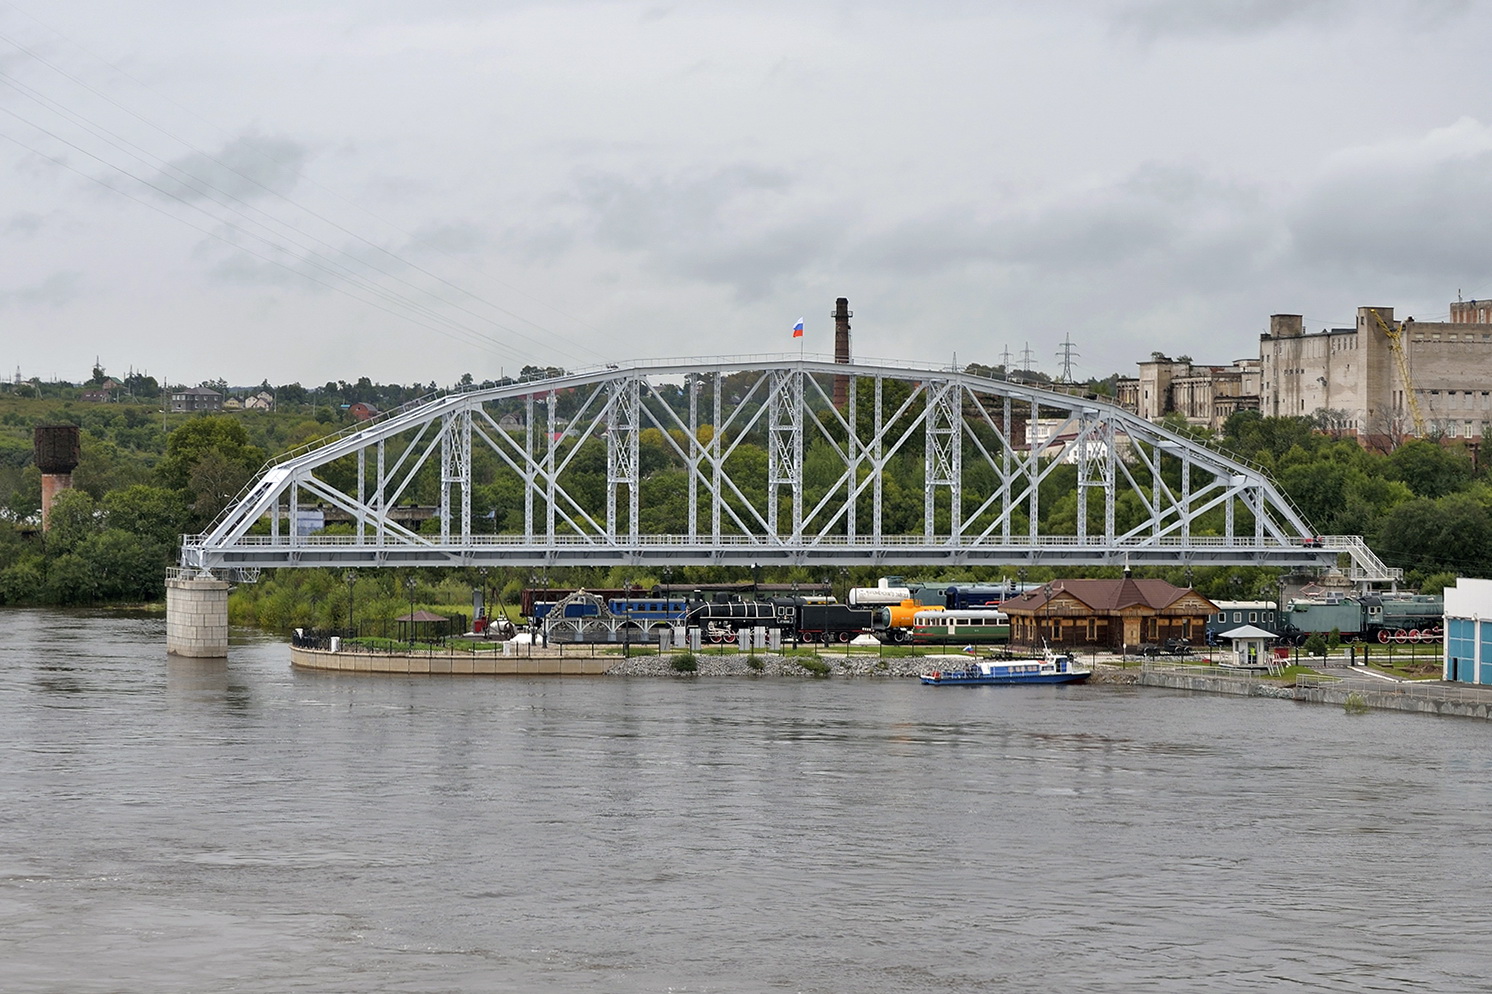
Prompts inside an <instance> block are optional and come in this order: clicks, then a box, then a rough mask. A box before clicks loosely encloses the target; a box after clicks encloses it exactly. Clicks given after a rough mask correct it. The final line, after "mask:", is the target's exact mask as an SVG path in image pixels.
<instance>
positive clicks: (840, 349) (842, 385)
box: [834, 297, 850, 410]
mask: <svg viewBox="0 0 1492 994" xmlns="http://www.w3.org/2000/svg"><path fill="white" fill-rule="evenodd" d="M834 361H835V362H837V363H842V364H844V365H849V362H850V301H849V298H848V297H840V298H839V299H837V300H835V301H834ZM849 399H850V378H849V377H848V376H836V377H834V406H835V407H837V408H839V409H840V410H844V407H845V405H846V404H847V403H849Z"/></svg>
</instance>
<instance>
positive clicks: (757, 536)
mask: <svg viewBox="0 0 1492 994" xmlns="http://www.w3.org/2000/svg"><path fill="white" fill-rule="evenodd" d="M836 398H838V400H839V403H838V404H836V402H835V401H836ZM909 478H910V479H911V483H910V485H908V482H907V480H908V479H909ZM898 480H899V481H900V482H897V481H898ZM494 493H500V494H501V497H500V499H499V498H495V497H493V494H494ZM416 498H418V500H416ZM411 502H415V503H423V504H426V505H429V504H433V505H434V506H435V512H434V513H433V514H431V515H430V517H429V520H427V521H425V522H424V523H423V524H421V523H420V522H418V521H414V520H412V519H411V515H410V514H409V513H407V512H408V510H409V509H408V507H407V505H408V504H410V503H411ZM497 504H501V508H497V507H496V505H497ZM315 508H323V509H326V510H328V511H335V512H340V513H336V514H334V516H335V517H336V518H339V519H341V520H342V521H343V522H346V523H344V524H341V525H339V526H336V527H332V528H330V529H327V530H325V531H313V532H312V533H309V534H307V533H304V532H305V531H306V528H305V527H304V526H302V527H299V528H298V527H296V526H295V525H296V523H297V522H304V520H305V517H306V515H305V513H304V512H306V511H308V510H314V509H315ZM400 508H402V510H403V511H404V512H406V513H403V514H396V513H395V511H396V509H400ZM337 532H339V533H337ZM181 561H182V565H183V567H186V568H187V569H189V570H195V571H211V572H219V573H222V572H226V573H228V574H233V575H237V576H239V577H240V578H243V579H251V578H252V577H253V576H254V575H255V574H256V571H257V570H259V569H261V568H276V567H301V566H304V567H310V566H320V567H376V566H531V567H532V566H617V565H623V564H630V565H638V566H645V567H657V568H664V567H668V566H685V565H731V566H740V567H752V566H780V565H789V564H804V565H820V566H851V565H882V564H884V565H887V566H892V565H925V566H932V567H939V566H955V565H957V566H964V565H1010V566H1023V565H1035V564H1042V565H1051V566H1078V565H1131V566H1152V565H1251V566H1285V567H1328V568H1332V567H1339V566H1340V567H1342V568H1343V569H1344V570H1345V571H1346V572H1347V573H1348V575H1349V576H1350V577H1351V578H1352V579H1355V580H1359V581H1382V580H1389V579H1393V578H1395V576H1396V574H1397V573H1398V571H1397V570H1390V569H1387V568H1386V567H1385V566H1384V564H1383V563H1382V562H1380V561H1379V560H1378V558H1377V557H1376V556H1375V555H1374V554H1373V553H1372V551H1371V550H1369V549H1368V548H1367V546H1366V545H1365V544H1364V543H1363V541H1362V539H1361V538H1359V537H1357V536H1316V535H1315V534H1314V533H1313V532H1312V530H1311V528H1310V527H1309V525H1308V524H1307V522H1306V521H1304V520H1303V519H1302V517H1301V515H1300V514H1299V513H1298V512H1297V511H1296V510H1295V509H1294V507H1293V506H1292V505H1291V504H1290V503H1289V501H1288V500H1287V499H1286V498H1285V497H1284V495H1283V494H1282V493H1281V492H1280V491H1279V490H1277V489H1276V488H1275V486H1274V484H1273V483H1272V482H1271V481H1270V480H1269V478H1268V477H1267V476H1266V475H1265V474H1264V473H1263V472H1262V471H1260V470H1258V469H1256V468H1254V467H1251V466H1248V465H1245V464H1244V463H1242V462H1240V461H1238V460H1236V459H1232V458H1228V457H1226V456H1224V455H1222V454H1220V453H1219V452H1217V451H1215V450H1213V449H1211V448H1208V447H1207V446H1205V445H1203V444H1201V443H1200V442H1198V441H1196V440H1194V439H1191V438H1188V437H1185V436H1184V435H1182V434H1178V433H1176V432H1173V431H1171V430H1168V429H1167V428H1165V427H1162V426H1159V425H1155V424H1151V423H1150V422H1148V421H1145V420H1143V419H1141V418H1139V417H1136V416H1135V415H1133V414H1129V413H1127V412H1125V411H1123V410H1121V409H1119V408H1117V407H1114V406H1112V405H1109V404H1106V403H1103V402H1100V401H1099V400H1096V399H1094V398H1093V397H1091V396H1090V397H1082V396H1073V395H1069V394H1064V393H1057V392H1052V391H1047V390H1041V389H1035V388H1032V387H1029V386H1024V385H1021V384H1019V383H1016V382H1011V381H1007V380H998V379H990V378H986V377H982V376H978V375H973V374H969V373H961V372H953V371H949V370H946V369H945V370H936V369H919V368H908V367H906V366H899V365H898V366H893V365H882V364H864V363H861V364H837V363H833V362H828V361H821V360H812V359H810V360H804V359H802V358H801V357H796V356H795V357H790V358H758V359H740V360H734V359H732V360H724V359H720V360H693V361H672V362H651V363H638V364H633V365H626V366H621V367H615V366H609V367H606V368H604V369H599V370H594V371H588V372H583V373H575V374H570V375H564V376H560V377H557V378H553V379H545V380H532V381H527V382H519V383H512V384H507V385H503V386H498V387H492V388H488V389H476V390H470V391H466V392H455V393H449V394H444V395H439V396H436V397H433V398H429V399H427V400H425V401H421V402H418V403H415V404H412V405H408V406H406V408H403V409H400V410H398V411H395V412H391V413H390V414H388V415H385V416H383V417H381V418H379V419H377V420H375V421H372V422H368V423H366V424H364V425H362V426H359V427H357V428H356V429H355V430H353V429H349V430H347V431H345V432H343V433H341V434H339V435H335V436H332V437H330V438H327V439H322V440H321V441H319V442H316V443H312V444H311V445H309V446H306V447H303V448H302V449H301V450H297V451H295V452H292V453H289V454H287V455H285V456H282V457H280V458H279V459H278V460H276V461H274V462H272V463H271V464H269V465H268V466H267V467H266V468H265V469H264V470H263V472H262V473H261V475H260V476H259V477H258V478H257V479H255V480H254V481H253V482H252V483H251V484H250V485H249V486H248V487H247V488H245V490H244V492H243V493H242V494H241V495H240V497H239V498H238V499H237V500H236V501H235V503H234V504H233V505H232V506H231V507H229V508H228V509H227V510H226V511H225V512H224V513H223V515H221V516H220V518H219V519H218V521H217V522H216V523H215V524H214V525H213V527H212V528H211V530H209V531H207V532H206V533H204V534H200V535H189V536H186V537H185V538H184V544H183V548H182V560H181Z"/></svg>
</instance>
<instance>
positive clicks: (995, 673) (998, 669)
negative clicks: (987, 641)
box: [920, 651, 1093, 687]
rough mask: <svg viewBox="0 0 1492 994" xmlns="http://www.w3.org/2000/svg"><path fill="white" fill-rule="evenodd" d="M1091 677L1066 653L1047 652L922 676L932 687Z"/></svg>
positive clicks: (973, 663) (971, 663) (1072, 680)
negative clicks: (1030, 656) (1039, 655)
mask: <svg viewBox="0 0 1492 994" xmlns="http://www.w3.org/2000/svg"><path fill="white" fill-rule="evenodd" d="M1092 675H1093V670H1092V669H1091V668H1090V667H1087V666H1083V665H1082V664H1080V663H1079V662H1078V661H1077V660H1075V659H1074V658H1073V657H1072V655H1071V654H1069V653H1065V652H1062V653H1059V652H1051V651H1048V652H1047V653H1046V654H1045V655H1043V656H1042V657H1041V658H1040V659H971V660H969V664H968V665H967V666H961V667H955V668H953V669H946V670H943V669H940V670H931V671H929V672H926V673H923V674H921V677H920V678H921V680H922V682H923V683H925V684H928V685H929V686H933V687H947V686H962V687H983V686H1003V685H1007V684H1022V683H1077V682H1079V681H1081V680H1086V679H1088V678H1089V677H1090V676H1092Z"/></svg>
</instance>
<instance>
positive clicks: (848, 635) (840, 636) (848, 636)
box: [834, 632, 855, 645]
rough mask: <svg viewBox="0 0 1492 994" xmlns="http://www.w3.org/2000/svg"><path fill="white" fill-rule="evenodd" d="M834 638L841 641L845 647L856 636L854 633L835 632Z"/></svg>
mask: <svg viewBox="0 0 1492 994" xmlns="http://www.w3.org/2000/svg"><path fill="white" fill-rule="evenodd" d="M834 637H835V638H836V639H838V640H839V644H840V645H845V644H847V643H848V642H849V641H850V639H852V638H854V637H855V636H854V633H853V632H835V633H834Z"/></svg>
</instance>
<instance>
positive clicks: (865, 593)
mask: <svg viewBox="0 0 1492 994" xmlns="http://www.w3.org/2000/svg"><path fill="white" fill-rule="evenodd" d="M911 599H912V592H911V591H910V590H908V589H907V588H906V587H851V588H850V607H882V606H885V605H887V604H900V603H901V602H902V601H907V600H911Z"/></svg>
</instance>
